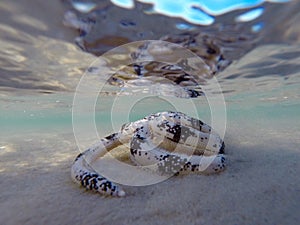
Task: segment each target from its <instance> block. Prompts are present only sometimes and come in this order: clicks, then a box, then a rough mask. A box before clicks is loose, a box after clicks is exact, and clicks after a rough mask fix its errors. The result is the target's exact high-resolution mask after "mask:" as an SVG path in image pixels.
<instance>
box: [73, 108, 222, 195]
mask: <svg viewBox="0 0 300 225" xmlns="http://www.w3.org/2000/svg"><path fill="white" fill-rule="evenodd" d="M125 143H129V144H130V155H131V160H132V161H133V163H134V164H135V165H139V166H148V165H151V166H152V169H153V170H154V171H155V172H157V173H159V174H171V175H172V174H178V173H181V172H184V171H186V172H199V173H203V174H211V173H218V172H221V171H223V170H224V169H225V166H226V165H225V156H224V149H225V145H224V142H223V140H222V139H221V138H220V136H219V135H218V134H217V133H216V132H215V131H214V130H213V129H212V128H211V127H210V126H209V125H207V124H205V123H203V122H202V121H200V120H198V119H195V118H192V117H189V116H187V115H186V114H184V113H180V112H160V113H156V114H151V115H149V116H147V117H145V118H143V119H141V120H138V121H135V122H131V123H127V124H124V125H123V126H122V128H121V129H120V131H119V132H118V133H114V134H111V135H109V136H106V137H104V138H102V139H101V140H100V141H99V142H98V143H96V144H95V145H94V146H92V147H90V148H89V149H87V150H86V151H84V152H83V153H80V154H79V155H78V156H77V158H76V159H75V161H74V163H73V165H72V168H71V177H72V179H73V180H74V181H75V182H76V183H78V184H80V185H81V186H83V187H85V188H86V189H89V190H94V191H96V192H99V193H100V194H103V195H111V196H117V197H123V196H125V192H124V190H123V189H122V188H121V187H120V186H119V185H117V184H115V183H113V182H111V181H109V180H108V179H107V178H105V177H103V176H101V175H100V174H98V173H97V172H95V171H94V170H93V169H92V168H91V167H90V166H89V165H90V164H91V163H92V162H94V161H95V160H97V159H98V158H99V157H102V156H104V155H105V154H106V153H107V152H108V151H110V150H112V149H114V148H116V147H117V146H119V145H122V144H125Z"/></svg>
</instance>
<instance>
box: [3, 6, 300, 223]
mask: <svg viewBox="0 0 300 225" xmlns="http://www.w3.org/2000/svg"><path fill="white" fill-rule="evenodd" d="M102 2H104V1H102ZM63 3H64V4H62V3H61V2H60V1H58V2H55V1H49V2H46V1H41V2H38V1H30V0H28V1H26V2H19V3H15V2H13V1H6V2H5V1H2V2H1V3H0V18H1V22H0V40H1V41H0V57H1V61H0V63H1V71H0V128H1V129H0V156H1V157H0V176H1V181H2V182H3V185H1V187H0V189H1V191H0V192H1V197H0V199H1V202H2V204H1V205H0V209H1V212H3V213H2V214H1V216H0V224H37V223H43V224H57V223H61V224H76V223H78V224H79V223H81V224H82V223H90V224H98V223H99V218H101V222H103V224H121V223H122V224H123V223H125V224H133V223H139V222H140V223H141V224H147V223H149V224H153V223H156V222H157V221H166V223H169V224H183V223H186V222H187V218H189V221H191V223H192V224H193V223H194V224H197V223H201V224H234V223H236V224H276V223H281V224H298V221H299V214H298V211H299V190H300V188H299V163H298V162H299V145H300V139H299V136H300V130H299V127H300V120H299V115H300V101H299V97H300V96H299V90H300V80H299V78H300V72H299V71H300V64H299V63H300V60H299V55H300V46H299V43H300V39H299V37H300V32H299V31H300V30H299V25H298V24H299V23H298V21H299V3H298V2H297V1H293V2H291V3H285V4H282V5H277V4H275V5H273V4H270V3H267V4H266V5H263V6H264V7H265V8H264V13H263V15H261V16H260V17H259V18H258V19H259V20H260V19H261V20H263V22H264V28H263V30H261V32H259V33H256V32H254V33H253V32H252V30H251V27H252V25H254V24H256V23H257V22H259V21H257V19H255V20H254V21H253V23H252V22H250V24H247V23H246V25H247V26H246V25H245V26H244V24H243V25H242V26H238V29H229V30H227V29H225V28H226V27H231V28H232V26H229V25H228V26H227V25H226V26H224V27H222V26H221V27H222V28H224V29H225V30H222V29H221V30H218V29H216V27H220V23H221V22H222V21H225V22H226V23H227V22H228V21H232V18H233V19H234V18H236V16H238V15H240V14H241V13H243V12H246V11H248V10H247V9H245V10H242V11H234V12H231V13H229V14H225V15H223V16H224V17H223V16H218V17H216V18H215V20H216V23H215V24H213V25H212V26H208V27H202V28H203V30H204V31H205V33H206V34H209V35H210V36H211V37H212V38H213V39H214V38H215V39H214V40H217V43H218V44H219V45H218V47H220V48H221V49H223V50H224V56H226V58H227V59H228V60H230V61H232V63H231V64H230V65H227V66H226V68H224V70H223V71H218V73H216V77H217V80H218V82H219V84H220V86H221V89H222V92H223V94H224V98H225V103H226V110H227V111H226V112H227V113H226V134H225V142H226V152H227V154H228V158H229V160H228V164H229V165H228V169H227V171H225V172H224V173H223V174H221V175H220V176H207V177H206V176H205V177H201V176H192V175H191V176H185V177H184V178H181V177H178V179H170V180H168V181H166V182H162V183H160V184H158V185H153V186H148V187H139V188H134V187H127V189H128V193H129V197H128V198H125V199H124V200H122V199H104V198H101V199H99V201H97V200H96V201H95V198H96V197H95V195H92V194H91V195H89V194H88V193H86V192H84V191H82V190H80V189H78V188H77V186H74V185H73V184H72V182H71V180H70V179H69V170H70V165H71V163H72V161H73V159H74V158H75V157H76V155H77V154H78V148H80V149H84V148H86V147H88V146H90V145H91V144H92V143H94V142H95V141H96V138H95V137H94V133H91V130H90V127H89V125H90V124H88V121H90V115H91V114H90V113H91V111H90V110H89V109H88V108H86V109H85V108H83V110H82V111H81V114H80V115H79V117H77V122H76V124H77V125H78V126H79V127H81V129H82V130H81V132H82V133H81V135H80V138H81V139H80V143H76V139H75V137H74V134H73V123H72V109H73V106H74V104H73V98H74V93H75V89H76V86H77V84H78V82H79V80H80V78H81V77H82V74H83V73H84V71H85V70H86V69H87V68H88V67H89V66H90V64H91V63H92V62H93V61H94V60H95V58H96V57H95V55H97V53H99V52H102V51H103V50H105V49H106V50H107V49H108V48H111V47H112V46H115V45H116V44H120V43H122V42H118V40H120V39H113V38H111V39H113V41H112V42H109V43H108V44H107V45H103V40H106V39H102V40H101V41H100V42H99V43H100V47H101V48H100V50H99V48H98V47H99V46H98V47H97V45H96V47H95V46H92V47H91V48H90V49H88V51H89V52H91V53H95V54H90V53H87V52H85V51H83V50H82V49H80V48H78V46H77V45H76V44H74V38H76V37H78V32H77V31H75V30H74V29H69V28H67V27H65V26H64V25H63V23H62V21H63V19H64V13H65V12H66V10H70V8H68V7H70V6H68V4H67V3H68V2H66V1H63ZM33 6H35V7H33ZM261 6H262V5H260V6H259V7H261ZM103 7H104V8H105V7H106V5H105V2H104V3H103ZM285 7H286V8H285ZM100 9H101V7H100ZM72 10H74V9H73V8H72ZM114 10H116V11H118V12H120V11H122V10H124V9H122V8H118V9H116V8H114ZM272 10H273V11H272ZM99 11H100V14H101V10H99ZM99 11H97V13H99ZM97 13H96V18H98V17H97V15H98V14H97ZM102 13H104V14H105V11H104V12H103V11H102ZM126 13H127V15H129V16H130V14H132V15H137V14H136V12H134V11H130V10H129V11H126ZM126 13H125V14H126ZM85 15H86V16H88V15H90V14H85ZM120 15H121V16H120ZM120 15H119V17H118V16H115V17H114V16H111V17H107V18H108V19H103V23H105V24H107V27H114V25H116V24H119V22H120V20H121V19H124V18H123V17H122V16H123V14H120ZM274 15H276V16H274ZM160 16H161V17H160ZM160 16H155V17H156V18H157V19H159V20H160V22H161V21H164V23H165V24H168V26H165V27H163V26H156V27H158V29H156V30H154V31H153V32H144V31H143V30H142V33H143V35H144V36H138V37H137V36H135V35H134V34H138V33H139V32H137V30H139V29H140V26H137V27H138V28H134V27H131V28H130V26H128V24H129V25H130V23H128V20H127V21H123V24H121V26H119V25H118V26H119V27H118V28H119V29H120V36H122V35H123V34H126V35H128V36H126V37H127V38H129V39H130V40H140V39H143V38H148V37H150V38H151V39H156V38H160V37H161V36H163V35H166V34H172V33H173V32H174V33H175V34H178V33H181V32H182V30H181V29H175V30H174V27H175V28H176V24H178V23H183V22H184V24H186V21H182V20H178V19H176V18H169V19H167V18H165V17H163V16H162V15H160ZM114 18H115V19H114ZM129 18H131V17H129ZM147 18H148V17H147ZM153 18H154V17H153ZM98 19H99V18H98ZM109 19H112V20H111V23H107V21H108V20H109ZM139 21H142V20H140V19H139ZM147 21H148V20H147ZM147 21H145V24H143V26H141V27H146V28H147V27H148V26H149V27H153V24H152V22H151V21H152V20H150V19H149V21H148V22H147ZM125 22H126V23H125ZM103 23H100V25H101V26H103ZM172 24H175V26H172ZM248 25H249V26H248ZM101 26H100V28H101ZM193 26H195V25H194V24H193ZM107 27H106V26H104V27H102V30H105V31H111V30H109V29H108V30H107V29H106V28H107ZM128 27H129V28H128ZM161 27H162V28H163V29H161ZM183 27H184V26H183ZM240 27H244V28H245V30H243V29H242V30H239V29H240ZM186 28H187V27H185V29H186ZM202 28H201V29H202ZM130 29H132V32H128V30H130ZM188 29H190V27H188ZM193 29H194V28H193ZM149 30H151V29H149ZM100 31H101V29H98V28H96V29H94V30H93V31H92V32H90V33H88V34H86V35H84V36H83V40H84V41H85V40H87V41H88V40H89V41H90V43H93V42H94V41H95V40H97V39H98V38H99V36H98V33H100ZM226 31H229V32H228V33H226ZM242 31H243V32H244V31H245V33H243V32H242ZM184 32H186V31H184ZM105 34H106V33H105ZM115 34H116V30H112V32H111V33H110V35H112V36H113V37H114V35H115ZM237 34H238V35H237ZM147 35H148V36H147ZM224 35H225V36H226V38H225V40H228V37H230V38H233V39H231V40H233V42H226V41H225V42H224V38H223V36H224ZM100 36H101V35H100ZM218 37H221V38H219V39H218ZM236 37H243V38H240V39H239V38H236ZM222 38H223V39H222ZM252 38H253V39H252ZM220 39H222V40H220ZM121 40H123V39H121ZM126 40H127V39H126ZM201 40H202V39H201ZM127 41H128V40H127ZM105 43H107V42H105ZM105 43H104V44H105ZM93 50H94V51H93ZM96 75H97V74H96ZM91 78H92V81H95V83H96V82H97V81H99V83H100V84H103V82H104V81H103V79H101V78H100V77H97V76H91ZM156 78H157V77H156ZM93 79H94V80H93ZM151 81H153V80H151ZM155 85H156V86H157V87H159V82H157V83H155ZM104 86H105V88H104V89H103V90H102V92H101V93H100V94H99V96H98V97H97V101H96V107H95V108H96V112H95V118H93V119H95V122H96V123H95V124H96V129H97V131H98V135H99V137H101V136H103V135H105V134H108V133H111V132H112V131H115V130H116V129H118V128H119V127H120V124H122V123H124V122H126V121H127V120H136V119H138V118H141V117H143V116H144V115H145V114H149V113H152V112H155V111H161V110H173V109H174V108H176V107H180V109H181V110H182V111H184V112H186V113H188V114H190V115H196V116H197V115H198V116H199V118H201V119H203V120H204V121H206V122H208V123H210V122H211V111H210V108H209V106H208V102H207V100H206V98H205V97H203V96H202V97H201V96H200V97H198V98H178V97H172V96H162V95H159V96H157V94H156V95H150V96H149V93H145V92H144V91H143V90H144V87H142V86H138V87H136V86H130V87H127V88H124V87H122V86H121V87H120V86H111V85H110V84H109V83H105V85H104ZM166 87H167V88H168V87H169V86H166ZM169 89H170V88H169ZM211 91H212V93H213V92H214V91H215V90H214V89H212V90H211ZM120 92H122V94H121V95H117V94H118V93H120ZM93 94H94V92H93V91H92V90H90V89H89V88H87V90H85V92H83V97H84V98H86V101H87V102H88V101H89V99H90V96H91V95H93ZM218 94H219V93H216V95H218ZM139 99H140V101H136V103H135V104H133V106H132V107H128V106H130V104H131V103H132V101H133V100H139ZM191 106H195V107H196V109H197V110H196V112H195V111H194V108H193V107H191ZM112 112H113V113H112ZM76 138H77V139H78V137H76ZM37 184H38V185H37ZM170 187H171V189H170ZM199 187H200V190H201V191H199ZM170 190H171V191H170ZM187 190H188V191H187ZM202 190H205V191H202ZM191 193H193V194H192V195H191ZM162 196H163V197H162ZM97 197H98V196H97ZM200 200H201V201H200ZM191 205H193V206H194V208H193V209H192V210H186V209H187V208H188V209H190V207H191ZM83 206H91V207H90V208H89V210H86V207H83ZM145 206H146V207H145ZM74 212H77V213H76V214H75V213H74ZM86 215H88V216H86ZM153 215H155V216H153ZM112 218H113V220H112ZM124 221H125V222H124ZM199 221H200V222H199Z"/></svg>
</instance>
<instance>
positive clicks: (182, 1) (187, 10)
mask: <svg viewBox="0 0 300 225" xmlns="http://www.w3.org/2000/svg"><path fill="white" fill-rule="evenodd" d="M111 2H113V3H114V4H116V5H118V6H120V7H124V8H129V9H130V8H133V7H134V1H133V0H111ZM137 2H142V3H147V4H152V5H153V8H152V9H151V11H152V13H159V14H163V15H167V16H174V17H181V18H183V19H185V20H186V21H188V22H191V23H194V24H201V25H210V24H212V23H213V22H214V16H219V15H222V14H225V13H228V12H231V11H234V10H238V9H245V8H251V7H255V6H258V5H261V4H263V3H264V2H276V3H280V2H281V3H283V2H288V0H275V1H274V0H269V1H268V0H265V1H263V0H243V1H237V0H221V1H220V0H219V1H216V0H214V1H211V0H179V1H172V0H137ZM254 13H255V14H259V12H258V11H255V12H254V11H253V12H252V13H251V17H250V14H248V15H244V17H246V16H247V19H248V21H249V20H252V19H255V18H257V17H258V16H257V15H256V16H254ZM261 13H262V12H260V14H261ZM242 21H245V20H243V19H242Z"/></svg>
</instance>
